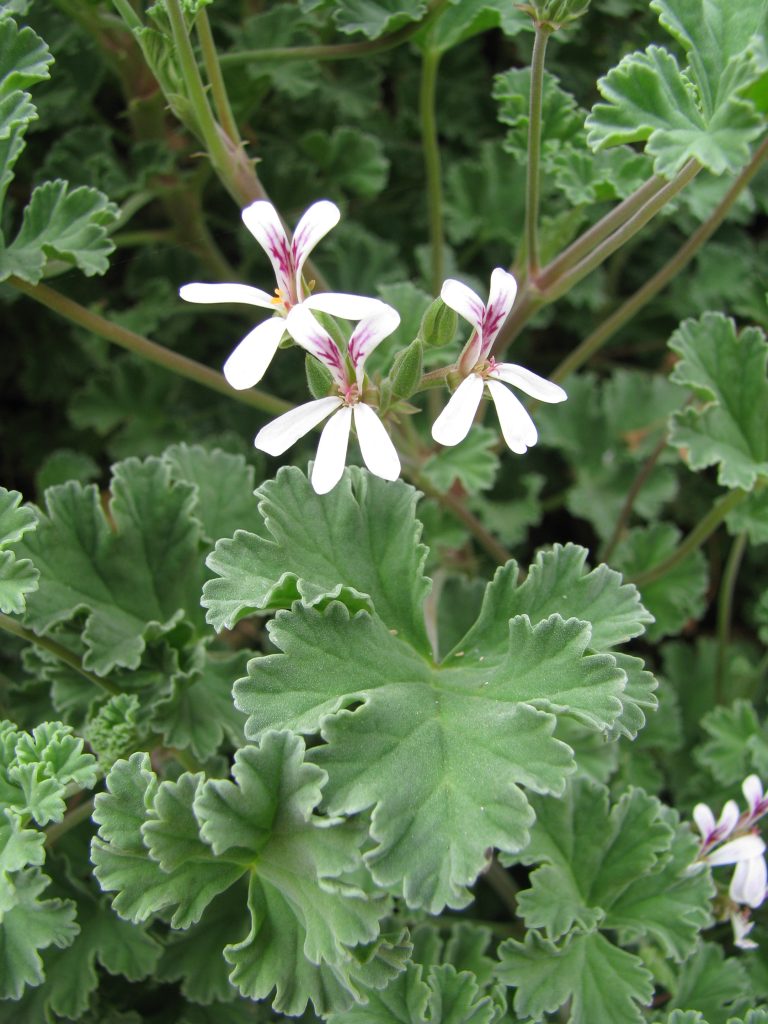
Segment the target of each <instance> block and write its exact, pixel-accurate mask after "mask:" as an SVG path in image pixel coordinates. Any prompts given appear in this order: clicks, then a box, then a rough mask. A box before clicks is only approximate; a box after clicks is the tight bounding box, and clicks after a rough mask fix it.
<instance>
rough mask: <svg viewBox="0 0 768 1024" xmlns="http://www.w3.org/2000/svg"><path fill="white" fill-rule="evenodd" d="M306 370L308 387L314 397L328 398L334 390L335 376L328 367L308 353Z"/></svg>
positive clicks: (305, 364) (305, 363) (305, 362)
mask: <svg viewBox="0 0 768 1024" xmlns="http://www.w3.org/2000/svg"><path fill="white" fill-rule="evenodd" d="M304 369H305V371H306V374H307V387H308V388H309V392H310V394H311V395H312V397H313V398H327V396H328V395H329V394H330V393H331V391H332V390H333V376H332V374H331V371H330V370H329V369H328V367H327V366H324V365H323V363H321V362H320V360H319V359H315V357H314V356H311V355H310V354H309V353H307V358H306V359H305V360H304Z"/></svg>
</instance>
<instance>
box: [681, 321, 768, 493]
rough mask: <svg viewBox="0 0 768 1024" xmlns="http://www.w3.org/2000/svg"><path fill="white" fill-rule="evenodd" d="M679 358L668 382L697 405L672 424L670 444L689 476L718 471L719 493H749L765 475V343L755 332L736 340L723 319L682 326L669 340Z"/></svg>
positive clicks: (730, 325)
mask: <svg viewBox="0 0 768 1024" xmlns="http://www.w3.org/2000/svg"><path fill="white" fill-rule="evenodd" d="M669 347H670V348H671V349H672V351H673V352H675V353H676V354H677V355H678V356H680V360H679V362H677V363H676V364H675V368H674V370H673V371H672V377H671V379H672V380H673V381H674V382H675V383H676V384H680V385H682V386H683V387H687V388H690V389H691V390H692V391H693V393H694V395H695V396H696V398H697V399H698V400H699V403H698V405H696V406H693V407H689V408H686V409H683V410H682V411H681V412H679V413H676V414H675V415H674V416H673V417H672V430H671V435H670V440H671V442H672V444H674V445H677V447H678V448H682V449H684V450H685V452H686V458H687V461H688V463H689V465H690V466H691V468H692V469H705V468H706V467H707V466H713V465H716V466H717V467H718V481H719V482H720V483H721V484H722V485H723V486H724V487H741V488H743V489H744V490H747V491H748V490H751V489H752V488H753V487H754V486H755V483H756V481H757V478H758V477H759V476H764V475H766V474H768V380H766V358H767V357H768V343H767V342H766V340H765V335H764V334H763V332H762V331H761V330H760V329H759V328H757V327H747V328H745V329H744V330H742V331H741V332H739V333H737V331H736V325H735V324H734V322H733V320H731V319H729V318H728V317H725V316H723V315H722V313H705V314H704V315H703V316H702V317H700V318H699V319H698V320H686V321H684V322H683V323H682V324H681V325H680V327H679V328H678V329H677V330H676V331H675V333H674V334H673V335H672V337H671V338H670V339H669Z"/></svg>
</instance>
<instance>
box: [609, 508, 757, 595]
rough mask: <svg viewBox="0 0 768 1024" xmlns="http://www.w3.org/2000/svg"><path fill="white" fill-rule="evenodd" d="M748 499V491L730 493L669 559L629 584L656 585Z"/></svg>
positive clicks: (699, 523) (631, 580) (635, 577)
mask: <svg viewBox="0 0 768 1024" xmlns="http://www.w3.org/2000/svg"><path fill="white" fill-rule="evenodd" d="M746 497H747V492H746V491H740V490H734V491H729V492H728V493H727V494H726V495H724V496H723V497H722V498H721V499H720V500H719V501H717V502H715V504H714V505H713V506H712V508H711V509H710V510H709V512H708V513H707V514H706V515H705V516H704V518H703V519H701V520H700V522H698V523H697V524H696V526H695V527H694V528H693V529H692V530H691V532H690V533H689V534H688V536H687V537H685V538H684V539H683V541H682V542H681V543H680V544H679V545H678V546H677V548H676V550H675V551H673V552H672V554H671V555H669V557H668V558H665V559H664V560H663V561H661V562H659V563H658V564H657V565H653V566H651V568H650V569H646V570H645V572H641V573H638V575H637V576H633V577H631V578H630V579H629V580H628V581H627V582H628V583H634V584H635V586H637V587H640V588H641V589H642V587H644V586H645V585H646V584H648V583H654V582H655V581H656V580H660V579H661V578H662V577H663V576H666V574H667V573H668V572H669V571H670V570H671V569H674V568H675V567H676V566H678V565H680V563H681V562H684V561H685V559H686V558H687V557H688V556H689V555H691V554H693V552H694V551H697V550H698V549H699V548H700V547H701V545H702V544H703V543H704V541H705V540H707V539H708V538H709V537H711V536H712V534H713V533H714V532H715V530H716V529H717V528H718V526H719V525H720V524H721V523H722V521H723V520H724V519H725V517H726V516H727V515H728V513H729V512H731V511H733V509H735V508H736V507H737V505H740V504H741V503H742V501H744V499H745V498H746Z"/></svg>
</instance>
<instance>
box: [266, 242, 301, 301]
mask: <svg viewBox="0 0 768 1024" xmlns="http://www.w3.org/2000/svg"><path fill="white" fill-rule="evenodd" d="M267 244H268V246H269V255H270V256H271V257H272V259H273V260H274V261H275V262H276V263H277V266H278V268H279V273H280V276H281V277H282V281H278V287H280V288H282V289H283V290H284V291H286V292H287V294H288V297H289V299H290V301H291V303H294V302H296V301H297V299H298V296H297V295H296V294H295V289H296V283H295V280H294V278H295V274H296V268H295V265H294V262H293V256H292V254H291V251H290V248H289V246H288V242H287V241H286V239H285V238H284V237H283V236H281V235H279V234H278V233H277V232H276V231H275V232H270V233H269V235H268V238H267Z"/></svg>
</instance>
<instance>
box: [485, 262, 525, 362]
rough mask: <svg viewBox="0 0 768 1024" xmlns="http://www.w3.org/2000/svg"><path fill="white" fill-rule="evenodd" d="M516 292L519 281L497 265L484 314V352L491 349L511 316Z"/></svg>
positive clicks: (492, 276) (492, 275)
mask: <svg viewBox="0 0 768 1024" xmlns="http://www.w3.org/2000/svg"><path fill="white" fill-rule="evenodd" d="M516 294H517V281H515V279H514V277H512V275H511V274H509V273H507V271H506V270H502V268H501V267H496V269H495V270H494V272H493V273H492V274H491V291H490V294H489V296H488V305H487V306H486V308H485V314H484V316H483V323H482V331H481V333H482V336H483V354H486V353H487V352H488V351H489V350H490V348H491V345H492V344H493V342H494V340H495V338H496V335H497V334H498V333H499V331H500V330H501V327H502V324H503V323H504V321H505V320H506V319H507V317H508V316H509V311H510V309H512V304H513V303H514V301H515V295H516Z"/></svg>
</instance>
